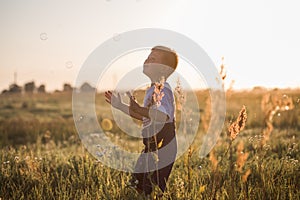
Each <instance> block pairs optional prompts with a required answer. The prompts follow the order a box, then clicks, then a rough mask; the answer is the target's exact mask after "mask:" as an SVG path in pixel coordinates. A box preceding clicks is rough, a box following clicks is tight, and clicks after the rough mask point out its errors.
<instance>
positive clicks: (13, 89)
mask: <svg viewBox="0 0 300 200" xmlns="http://www.w3.org/2000/svg"><path fill="white" fill-rule="evenodd" d="M8 92H9V93H21V92H22V88H21V87H20V86H18V85H17V84H15V83H13V84H11V85H10V86H9V90H8Z"/></svg>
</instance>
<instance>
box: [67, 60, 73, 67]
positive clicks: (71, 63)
mask: <svg viewBox="0 0 300 200" xmlns="http://www.w3.org/2000/svg"><path fill="white" fill-rule="evenodd" d="M72 67H73V62H72V61H67V62H66V68H68V69H71V68H72Z"/></svg>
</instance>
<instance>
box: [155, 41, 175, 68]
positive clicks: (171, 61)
mask: <svg viewBox="0 0 300 200" xmlns="http://www.w3.org/2000/svg"><path fill="white" fill-rule="evenodd" d="M151 50H152V51H153V50H159V51H163V52H164V53H165V59H166V63H165V64H166V65H168V66H170V67H172V68H173V69H174V70H175V69H176V68H177V64H178V55H177V53H176V52H175V51H174V50H172V49H170V48H169V47H165V46H155V47H153V48H152V49H151Z"/></svg>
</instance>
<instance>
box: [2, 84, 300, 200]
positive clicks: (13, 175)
mask: <svg viewBox="0 0 300 200" xmlns="http://www.w3.org/2000/svg"><path fill="white" fill-rule="evenodd" d="M266 92H267V91H243V92H232V93H231V94H230V96H227V113H226V121H225V127H224V130H223V132H222V134H221V136H220V138H219V140H218V143H217V144H216V146H215V147H214V149H213V151H212V152H211V153H210V155H208V156H207V157H205V158H203V159H200V158H199V155H198V150H199V147H200V146H199V142H201V141H197V140H198V139H199V138H201V137H200V136H201V135H203V134H205V133H204V129H203V127H202V126H201V127H200V128H199V130H198V134H197V136H199V137H197V139H196V141H195V142H194V143H193V144H192V146H191V147H190V149H189V151H188V152H186V153H185V154H184V155H183V156H181V157H180V158H179V159H178V160H177V161H176V162H175V165H174V168H173V171H172V173H171V176H170V180H169V181H168V190H167V192H166V193H165V194H164V197H163V198H162V199H282V200H283V199H300V198H299V197H300V184H299V180H300V164H299V159H300V154H299V137H300V131H299V130H300V126H299V116H300V115H299V114H300V113H299V112H300V109H299V98H300V91H299V90H280V91H278V90H276V91H271V93H273V92H281V93H282V94H285V95H288V96H290V97H291V98H292V99H293V102H294V105H295V108H294V109H293V110H289V111H284V112H280V115H278V114H277V115H275V116H274V119H273V125H274V129H273V131H272V133H271V137H270V139H269V140H267V141H265V142H264V143H262V142H261V141H262V140H264V137H263V135H262V131H263V129H264V115H263V112H262V110H261V99H262V97H263V96H264V95H265V93H266ZM187 95H188V94H187ZM197 97H198V100H199V105H200V109H201V113H202V115H204V114H205V112H206V110H205V109H206V106H205V102H206V99H207V98H208V93H207V91H202V92H198V93H197ZM95 100H96V113H97V116H98V120H99V123H101V121H102V120H103V119H110V120H112V119H113V118H112V114H111V111H110V109H109V107H103V106H101V105H102V104H103V103H104V98H103V95H101V94H99V95H97V96H96V99H95ZM140 102H141V101H140ZM242 105H245V106H246V109H247V114H248V118H247V122H246V127H245V129H244V130H242V131H241V132H240V133H239V134H238V136H237V137H236V139H235V140H234V141H231V140H230V138H229V137H228V136H227V132H228V131H227V125H229V124H230V122H231V121H234V120H235V119H236V118H237V115H238V112H239V110H240V109H241V107H242ZM179 113H180V112H179ZM177 119H180V117H177ZM112 123H113V127H112V128H111V130H110V135H111V138H112V140H113V141H114V142H115V143H118V142H120V143H122V142H123V144H124V145H126V144H127V145H128V146H127V148H129V149H131V150H133V151H135V150H137V149H139V148H140V146H138V147H137V146H134V144H137V143H139V142H140V141H139V140H133V139H131V138H129V137H128V136H127V135H126V134H125V133H123V132H122V131H121V130H120V129H119V128H118V127H117V126H116V124H115V123H114V122H113V120H112ZM117 136H118V137H117ZM118 138H119V139H118ZM121 140H122V141H121ZM231 142H232V144H231V145H230V143H231ZM262 144H263V145H262ZM179 145H180V143H179ZM0 147H1V149H0V165H1V166H0V198H1V199H146V198H144V197H142V196H140V195H138V194H137V193H136V192H135V191H134V190H132V189H130V188H127V187H126V182H127V181H128V180H129V178H130V176H129V174H128V173H125V172H120V171H117V170H114V169H111V168H109V167H107V166H104V165H102V163H101V162H99V161H98V160H97V159H96V158H94V157H93V156H92V155H90V154H89V152H87V151H86V150H85V148H84V147H83V146H82V144H81V142H80V140H79V139H78V135H77V132H76V129H75V126H74V121H73V118H72V110H71V94H64V93H56V94H44V95H39V94H35V95H31V96H29V95H22V96H13V95H2V96H0ZM227 150H228V153H225V152H226V151H227Z"/></svg>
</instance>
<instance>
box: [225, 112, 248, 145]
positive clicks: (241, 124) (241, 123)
mask: <svg viewBox="0 0 300 200" xmlns="http://www.w3.org/2000/svg"><path fill="white" fill-rule="evenodd" d="M246 120H247V111H246V107H245V106H243V108H242V110H241V111H240V113H239V116H238V118H237V120H236V121H235V122H233V123H232V124H231V125H230V126H229V128H228V131H229V137H230V139H231V140H232V141H233V140H234V139H235V138H236V136H237V135H238V134H239V133H240V132H241V131H242V130H243V129H244V128H245V125H246Z"/></svg>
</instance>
